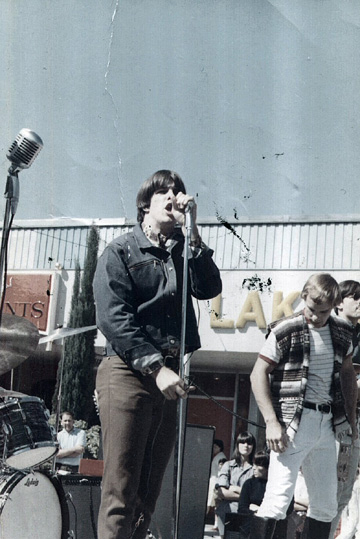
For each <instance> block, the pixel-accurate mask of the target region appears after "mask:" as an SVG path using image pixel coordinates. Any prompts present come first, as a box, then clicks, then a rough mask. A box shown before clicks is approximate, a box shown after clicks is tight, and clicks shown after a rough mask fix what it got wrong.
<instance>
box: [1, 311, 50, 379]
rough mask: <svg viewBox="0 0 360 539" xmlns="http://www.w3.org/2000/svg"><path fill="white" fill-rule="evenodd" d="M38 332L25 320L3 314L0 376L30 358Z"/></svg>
mask: <svg viewBox="0 0 360 539" xmlns="http://www.w3.org/2000/svg"><path fill="white" fill-rule="evenodd" d="M39 338H40V334H39V330H38V329H37V327H36V326H34V324H32V323H31V322H30V321H29V320H27V319H26V318H22V317H20V316H16V315H13V314H7V313H3V314H2V317H1V327H0V376H1V375H2V374H5V373H6V372H8V371H11V370H13V369H15V367H17V366H18V365H20V364H21V363H22V362H23V361H25V359H27V358H28V357H29V356H31V355H32V354H33V353H34V352H35V350H36V348H37V345H38V342H39Z"/></svg>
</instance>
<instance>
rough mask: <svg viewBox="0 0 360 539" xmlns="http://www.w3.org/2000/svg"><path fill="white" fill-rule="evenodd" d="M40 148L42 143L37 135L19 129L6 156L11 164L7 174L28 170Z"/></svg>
mask: <svg viewBox="0 0 360 539" xmlns="http://www.w3.org/2000/svg"><path fill="white" fill-rule="evenodd" d="M42 147H43V141H42V140H41V138H40V137H39V135H37V134H36V133H34V131H31V130H30V129H26V128H24V129H21V131H20V132H19V134H18V136H17V137H16V139H15V140H14V142H13V143H12V145H11V146H10V148H9V150H8V152H7V154H6V157H7V158H8V159H9V161H11V163H12V165H11V166H10V168H9V172H10V173H16V172H18V171H20V170H22V169H24V168H29V167H30V166H31V165H32V164H33V162H34V161H35V158H36V157H37V155H38V153H39V152H40V150H41V148H42Z"/></svg>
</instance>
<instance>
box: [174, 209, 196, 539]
mask: <svg viewBox="0 0 360 539" xmlns="http://www.w3.org/2000/svg"><path fill="white" fill-rule="evenodd" d="M191 229H192V214H191V210H190V209H189V210H188V211H186V212H185V240H184V253H183V256H184V266H183V287H182V310H181V338H180V362H179V363H180V364H179V376H180V378H181V379H182V380H184V376H185V375H188V374H189V371H190V365H189V362H188V361H187V362H186V364H185V335H186V311H187V297H188V295H187V289H188V266H189V251H190V238H191ZM186 412H187V399H181V398H179V399H178V401H177V421H176V443H175V448H174V481H173V515H174V516H173V539H178V537H179V516H180V496H181V481H182V471H183V460H184V447H185V429H186Z"/></svg>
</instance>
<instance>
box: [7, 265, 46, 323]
mask: <svg viewBox="0 0 360 539" xmlns="http://www.w3.org/2000/svg"><path fill="white" fill-rule="evenodd" d="M51 285H52V275H50V274H48V275H43V274H35V273H34V274H29V273H27V274H22V273H21V274H8V276H7V280H6V295H5V305H4V312H5V313H9V314H15V315H17V316H20V317H23V318H27V319H28V320H30V322H32V323H33V324H34V325H35V326H36V327H37V328H38V329H39V330H41V331H46V328H47V322H48V314H49V306H50V298H51Z"/></svg>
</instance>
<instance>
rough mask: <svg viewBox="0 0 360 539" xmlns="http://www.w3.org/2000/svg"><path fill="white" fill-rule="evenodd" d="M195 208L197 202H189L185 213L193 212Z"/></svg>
mask: <svg viewBox="0 0 360 539" xmlns="http://www.w3.org/2000/svg"><path fill="white" fill-rule="evenodd" d="M194 206H195V201H194V200H189V202H188V203H187V204H186V207H185V212H188V211H192V209H193V207H194Z"/></svg>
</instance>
